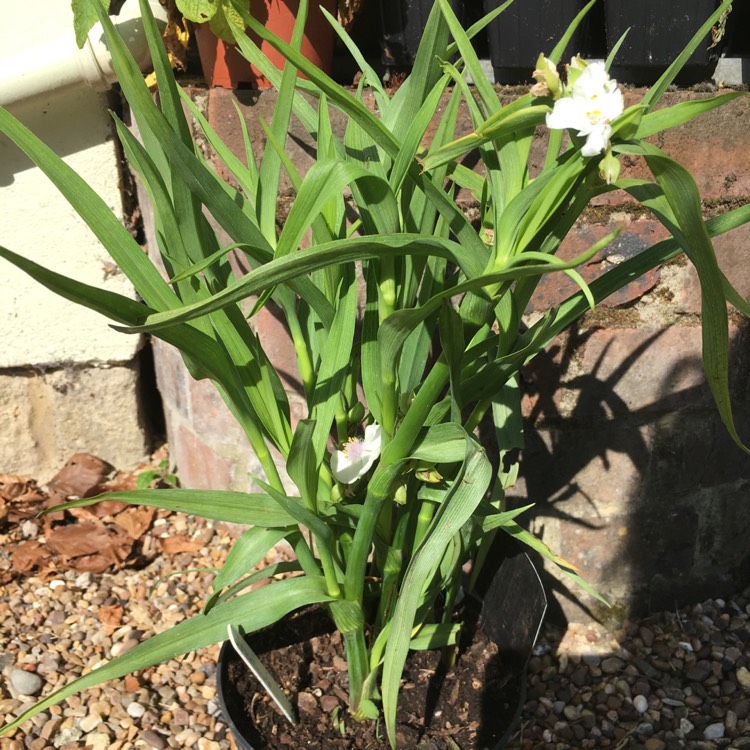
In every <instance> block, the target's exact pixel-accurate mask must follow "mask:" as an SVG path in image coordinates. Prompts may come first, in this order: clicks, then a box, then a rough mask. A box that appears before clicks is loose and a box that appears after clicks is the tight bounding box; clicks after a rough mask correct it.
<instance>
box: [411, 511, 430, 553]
mask: <svg viewBox="0 0 750 750" xmlns="http://www.w3.org/2000/svg"><path fill="white" fill-rule="evenodd" d="M434 515H435V503H433V502H432V501H431V500H425V501H423V502H422V507H421V508H420V509H419V515H418V516H417V528H416V530H415V531H414V546H413V548H412V552H411V554H412V557H413V556H414V553H415V552H416V551H417V549H418V548H419V545H420V544H421V543H422V540H423V539H424V537H425V534H426V533H427V529H428V528H429V526H430V524H431V523H432V518H433V516H434Z"/></svg>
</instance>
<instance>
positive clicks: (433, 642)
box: [409, 622, 461, 651]
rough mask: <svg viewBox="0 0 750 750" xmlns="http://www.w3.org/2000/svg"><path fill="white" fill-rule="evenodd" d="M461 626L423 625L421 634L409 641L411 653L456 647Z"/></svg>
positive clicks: (443, 624)
mask: <svg viewBox="0 0 750 750" xmlns="http://www.w3.org/2000/svg"><path fill="white" fill-rule="evenodd" d="M460 632H461V626H460V625H459V624H458V623H457V622H448V623H440V624H437V625H435V624H432V625H423V626H422V628H420V630H419V633H417V635H415V636H414V637H413V638H412V639H411V640H410V641H409V649H410V650H411V651H432V650H434V649H437V648H445V647H446V646H455V645H456V643H457V642H458V636H459V634H460Z"/></svg>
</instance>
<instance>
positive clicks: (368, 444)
mask: <svg viewBox="0 0 750 750" xmlns="http://www.w3.org/2000/svg"><path fill="white" fill-rule="evenodd" d="M382 437H383V428H382V427H381V426H380V425H379V424H378V423H377V422H373V423H372V424H369V425H367V427H365V439H364V440H363V441H362V442H363V443H364V449H365V450H366V451H367V452H368V453H373V454H374V455H375V458H377V457H378V456H379V455H380V443H381V440H382Z"/></svg>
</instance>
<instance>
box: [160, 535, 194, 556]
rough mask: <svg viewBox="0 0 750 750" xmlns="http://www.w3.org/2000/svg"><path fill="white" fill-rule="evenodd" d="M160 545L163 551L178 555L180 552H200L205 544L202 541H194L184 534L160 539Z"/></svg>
mask: <svg viewBox="0 0 750 750" xmlns="http://www.w3.org/2000/svg"><path fill="white" fill-rule="evenodd" d="M159 545H160V546H161V548H162V551H163V552H166V553H167V554H168V555H177V554H179V553H180V552H198V551H199V550H201V549H203V546H204V545H203V543H202V542H196V541H193V540H192V539H189V538H188V537H186V536H184V535H181V536H168V537H166V538H164V539H159Z"/></svg>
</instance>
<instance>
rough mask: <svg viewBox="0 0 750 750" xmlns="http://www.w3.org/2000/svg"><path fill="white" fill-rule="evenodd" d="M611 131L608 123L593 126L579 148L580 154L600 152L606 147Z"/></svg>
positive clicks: (590, 154) (594, 154) (591, 154)
mask: <svg viewBox="0 0 750 750" xmlns="http://www.w3.org/2000/svg"><path fill="white" fill-rule="evenodd" d="M611 133H612V128H610V127H609V125H600V126H599V127H596V128H593V129H592V130H591V132H590V133H589V136H588V138H586V143H584V145H583V148H582V149H581V156H596V155H597V154H601V152H602V151H604V149H605V148H607V144H608V143H609V136H610V135H611Z"/></svg>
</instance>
